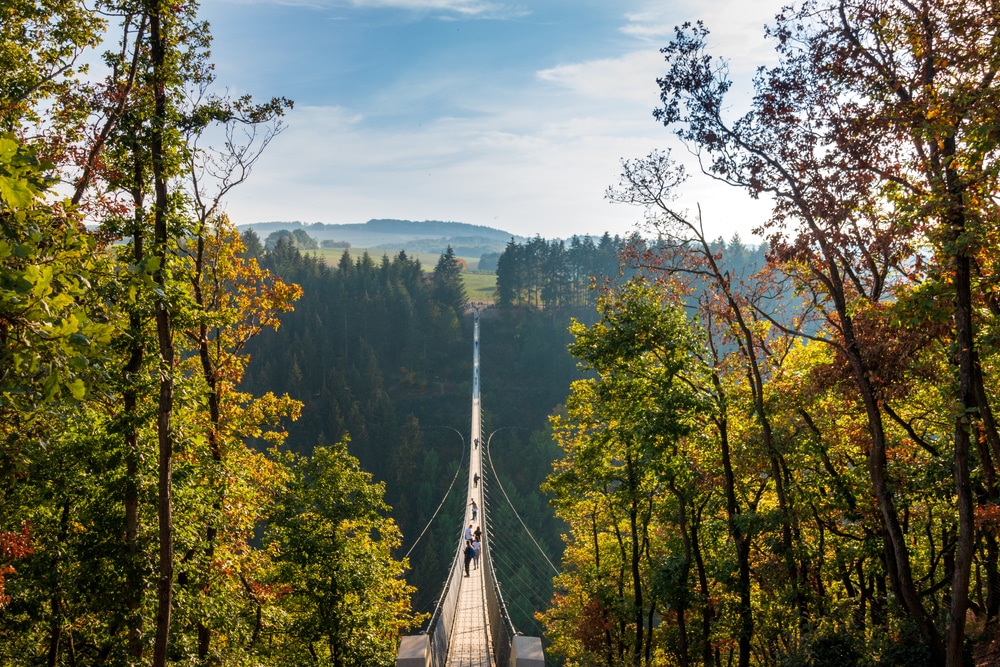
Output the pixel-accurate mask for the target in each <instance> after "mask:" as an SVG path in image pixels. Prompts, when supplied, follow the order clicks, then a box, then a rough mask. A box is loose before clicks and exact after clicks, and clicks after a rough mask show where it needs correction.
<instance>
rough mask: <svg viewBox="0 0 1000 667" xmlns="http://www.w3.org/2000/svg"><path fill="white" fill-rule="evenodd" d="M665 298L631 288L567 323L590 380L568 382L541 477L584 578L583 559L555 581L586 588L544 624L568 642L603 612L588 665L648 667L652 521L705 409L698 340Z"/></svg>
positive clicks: (656, 603) (635, 284)
mask: <svg viewBox="0 0 1000 667" xmlns="http://www.w3.org/2000/svg"><path fill="white" fill-rule="evenodd" d="M662 297H663V294H662V293H658V292H657V291H656V290H654V289H653V288H651V287H650V286H648V285H646V284H644V283H643V282H641V281H638V280H636V281H632V282H629V283H626V284H625V285H623V286H622V288H621V290H620V291H618V292H614V293H609V294H607V295H605V296H603V297H601V298H600V299H599V302H598V310H599V313H600V315H601V319H600V320H599V321H598V322H597V323H596V324H594V325H593V326H591V327H587V326H585V325H582V324H580V323H578V322H574V323H573V325H572V326H571V331H572V332H573V334H574V336H575V339H576V340H575V342H574V343H573V344H572V345H571V346H570V350H571V352H572V353H573V355H574V356H576V357H577V358H578V359H580V360H581V362H582V365H583V367H584V368H585V369H588V370H592V371H594V372H595V373H596V375H597V376H596V377H595V378H593V379H587V380H578V381H576V382H574V383H573V385H572V394H571V396H570V398H569V399H568V401H567V405H566V410H567V417H565V418H560V417H557V418H555V419H554V426H555V429H556V435H557V438H558V440H559V442H560V445H561V446H562V448H563V450H564V453H565V458H564V459H563V460H562V461H560V462H558V463H557V464H556V471H555V473H554V474H553V475H552V476H551V477H550V478H549V481H548V482H547V487H548V488H549V489H550V490H551V491H552V493H553V494H554V495H555V499H554V501H553V502H554V504H555V506H556V512H557V514H558V515H559V516H560V517H561V518H563V520H565V521H566V522H567V523H568V524H569V525H570V526H571V527H572V532H571V535H570V536H568V539H569V540H570V544H571V547H570V548H568V553H569V554H570V555H571V557H572V556H574V554H576V556H575V557H576V558H580V557H583V558H586V559H587V564H586V569H585V570H584V572H589V573H590V574H581V573H580V570H579V568H580V567H581V566H582V563H574V566H575V567H573V568H571V569H567V570H565V571H564V574H563V575H562V576H561V577H560V581H559V583H560V584H561V585H562V586H563V587H565V588H570V589H576V590H579V589H580V588H581V587H583V590H585V591H586V593H585V594H584V596H583V597H582V598H577V599H576V600H575V604H570V605H568V606H567V607H565V608H564V607H562V606H561V605H559V604H557V605H556V607H554V608H553V609H552V610H551V611H550V612H549V613H548V614H547V619H548V621H547V622H548V624H549V629H550V631H551V632H553V633H554V634H555V635H556V636H558V637H560V639H559V640H557V643H559V642H560V641H561V642H565V641H566V639H567V637H571V636H573V635H574V634H576V633H579V632H584V633H586V632H589V631H588V630H586V626H587V625H588V624H590V625H592V624H594V623H595V622H596V621H597V620H598V619H594V618H590V617H589V614H592V613H598V614H599V615H601V616H603V617H604V619H605V620H604V621H603V624H604V626H605V627H606V628H607V630H606V631H605V633H604V638H603V639H602V640H600V641H596V643H594V644H593V645H592V646H591V647H590V651H591V652H592V653H594V654H595V656H594V659H602V658H601V656H605V657H606V658H607V659H608V660H609V661H610V660H612V659H615V660H617V659H621V660H623V661H625V660H626V656H627V662H628V664H631V665H634V666H635V667H638V666H639V665H649V664H652V660H653V655H654V653H655V652H656V650H657V648H656V647H657V642H656V636H655V635H656V632H655V629H654V625H653V619H654V617H655V616H656V615H657V614H658V613H662V612H663V611H664V607H663V605H664V604H665V599H664V596H663V593H662V591H661V590H658V589H657V587H656V586H655V585H654V579H655V578H656V575H655V573H654V571H655V569H656V566H655V565H654V563H655V560H656V559H655V552H656V547H655V544H654V541H655V537H654V533H655V531H653V530H652V526H653V525H654V522H655V519H656V517H657V516H658V514H659V513H660V511H661V509H660V504H661V502H662V501H661V500H660V497H661V495H662V494H664V493H670V491H669V489H670V488H671V485H672V486H673V487H674V488H677V486H678V484H679V479H680V477H683V475H684V472H683V470H684V467H685V465H686V464H685V462H684V460H683V458H682V457H681V456H680V452H679V450H678V447H679V443H680V441H681V439H682V438H683V437H684V436H685V435H686V434H687V433H688V432H689V431H690V430H691V428H692V426H693V425H694V423H695V419H696V416H697V414H698V412H699V411H700V409H701V407H700V401H699V399H698V398H697V396H696V394H695V392H694V391H693V390H692V388H691V385H690V384H689V383H688V382H686V381H685V379H684V376H685V375H687V374H690V373H692V372H695V363H694V359H695V358H694V356H693V351H694V349H695V347H696V339H695V337H694V335H693V333H692V330H691V327H690V325H689V323H688V321H687V318H686V317H685V314H684V311H683V309H682V307H680V306H679V305H676V304H670V303H668V302H664V301H663V300H662ZM685 504H686V502H685V501H682V502H681V507H683V506H685ZM577 541H581V542H580V543H577ZM581 551H582V552H583V553H584V554H585V556H580V555H579V554H580V552H581ZM576 577H581V580H580V581H577V580H576ZM564 600H567V601H568V600H569V598H564ZM675 601H676V600H675ZM588 610H591V611H588ZM562 645H563V646H564V647H565V646H566V644H565V643H563V644H562Z"/></svg>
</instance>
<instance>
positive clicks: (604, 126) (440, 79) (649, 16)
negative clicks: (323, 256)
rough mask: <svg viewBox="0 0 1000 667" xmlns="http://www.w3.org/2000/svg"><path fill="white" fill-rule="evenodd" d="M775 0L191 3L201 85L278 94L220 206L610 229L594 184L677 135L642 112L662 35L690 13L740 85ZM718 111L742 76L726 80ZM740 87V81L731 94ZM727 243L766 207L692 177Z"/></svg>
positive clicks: (709, 221)
mask: <svg viewBox="0 0 1000 667" xmlns="http://www.w3.org/2000/svg"><path fill="white" fill-rule="evenodd" d="M780 5H781V2H780V0H744V1H742V2H741V1H739V0H701V1H698V0H690V1H687V2H680V1H672V2H663V1H660V2H655V1H651V0H531V1H530V2H518V1H517V0H511V1H510V2H508V1H507V0H302V1H301V2H299V1H294V0H292V1H289V0H283V1H281V2H278V1H271V0H203V2H202V16H203V17H204V18H205V19H207V20H208V21H210V23H211V25H212V33H213V35H214V36H215V43H214V45H213V53H212V55H213V60H214V61H215V63H216V72H217V75H218V79H217V81H218V83H219V84H220V86H224V87H226V88H228V89H229V91H230V92H231V93H233V94H243V93H252V94H253V95H254V96H256V97H258V98H269V97H271V96H278V95H280V96H284V97H288V98H291V99H293V100H294V101H295V109H294V110H293V111H292V112H291V113H290V114H289V115H288V117H287V120H286V129H285V131H284V132H283V133H282V134H281V135H280V136H279V137H277V138H276V139H275V140H274V142H273V143H272V144H271V146H269V147H268V150H267V153H266V154H265V155H264V157H263V158H262V159H261V161H260V162H259V164H258V165H257V168H256V170H255V172H254V174H253V176H252V177H251V180H250V181H249V182H248V183H247V184H245V185H243V186H242V187H241V188H239V189H237V190H236V191H234V192H233V193H232V194H231V195H230V197H229V199H228V205H227V210H228V212H229V214H230V216H231V217H232V218H233V219H234V221H235V222H237V223H238V224H245V223H251V222H260V221H271V220H301V221H303V222H327V223H351V222H364V221H365V220H368V219H370V218H404V219H411V220H428V219H429V220H452V221H458V222H468V223H472V224H482V225H487V226H490V227H497V228H500V229H504V230H507V231H509V232H512V233H515V234H519V235H523V236H533V235H535V234H541V235H542V236H544V237H547V238H553V237H568V236H571V235H572V234H600V233H603V232H604V231H610V232H611V233H613V234H614V233H618V234H627V233H629V232H631V231H633V230H634V229H635V228H636V225H637V223H639V222H640V221H641V220H642V218H643V211H641V210H640V209H637V208H634V207H629V206H625V205H621V204H611V203H609V202H607V201H606V200H605V198H604V192H605V190H606V189H607V187H608V186H610V185H613V184H615V183H616V182H617V178H618V171H619V162H620V159H621V158H635V157H641V156H643V155H646V154H647V153H649V152H650V151H651V150H653V149H663V148H668V147H672V148H673V150H674V153H675V156H677V157H684V158H685V159H687V158H686V157H685V156H686V152H685V149H684V148H683V147H681V146H679V145H678V144H677V143H676V140H674V139H673V137H672V135H671V133H670V132H669V131H668V130H667V129H665V128H663V127H662V126H660V125H659V124H657V123H656V121H654V120H653V118H652V110H653V108H654V107H655V106H656V104H657V101H658V90H657V87H656V83H655V79H656V76H657V75H658V74H660V73H661V72H662V70H663V60H662V56H661V55H660V54H659V48H660V47H662V46H664V45H666V43H667V41H668V40H669V36H670V34H671V32H672V29H673V26H674V25H677V24H678V23H681V22H683V21H685V20H696V19H703V20H705V22H706V23H707V25H708V27H709V28H710V29H711V30H712V33H713V34H712V40H713V42H714V44H715V45H716V49H715V52H716V53H717V54H719V55H723V56H726V57H728V58H730V59H731V70H732V76H733V78H734V79H735V80H737V81H738V82H739V81H743V82H749V79H750V77H751V75H752V72H753V70H754V68H755V67H756V66H757V65H760V64H766V63H768V62H769V61H770V59H771V58H772V55H771V54H772V52H771V49H770V46H769V45H768V44H767V43H766V42H765V41H764V40H763V37H762V33H763V25H764V24H765V23H767V22H769V21H770V20H771V19H772V17H773V15H774V14H775V12H776V11H777V10H778V9H779V8H780ZM735 90H736V91H737V94H736V95H734V98H733V104H734V109H738V107H739V104H740V103H741V99H742V100H745V96H746V87H740V86H739V85H738V86H737V87H736V89H735ZM741 90H742V91H743V92H742V94H741V93H740V92H739V91H741ZM696 204H700V205H701V207H702V210H703V215H704V221H705V226H706V228H707V229H708V230H709V232H710V234H711V235H712V236H718V235H721V236H724V237H726V238H729V237H730V236H731V235H732V234H733V233H734V232H739V233H740V235H741V236H742V237H743V238H744V239H749V238H750V228H751V227H753V226H754V225H755V224H756V223H758V222H760V221H761V220H762V219H763V218H764V217H766V215H767V206H766V204H765V203H762V202H754V201H752V200H751V199H749V198H748V197H747V196H746V195H744V194H743V193H742V192H739V191H736V190H733V189H731V188H726V187H724V186H720V185H716V184H714V183H713V182H712V181H711V180H710V179H708V178H707V177H704V176H701V175H698V174H696V175H695V176H694V177H693V178H692V179H691V181H690V182H689V184H688V187H686V188H685V190H684V193H683V197H682V199H681V205H682V206H688V207H694V206H695V205H696Z"/></svg>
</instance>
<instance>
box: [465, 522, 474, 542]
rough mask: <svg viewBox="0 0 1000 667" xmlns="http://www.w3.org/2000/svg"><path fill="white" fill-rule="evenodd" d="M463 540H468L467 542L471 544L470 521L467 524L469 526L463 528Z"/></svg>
mask: <svg viewBox="0 0 1000 667" xmlns="http://www.w3.org/2000/svg"><path fill="white" fill-rule="evenodd" d="M465 541H466V542H468V543H469V544H472V524H471V523H470V524H469V527H468V528H466V529H465Z"/></svg>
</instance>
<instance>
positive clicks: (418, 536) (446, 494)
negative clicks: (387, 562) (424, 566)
mask: <svg viewBox="0 0 1000 667" xmlns="http://www.w3.org/2000/svg"><path fill="white" fill-rule="evenodd" d="M463 444H464V441H463ZM465 450H466V447H464V446H463V447H462V458H461V460H459V462H458V469H457V470H455V476H454V477H452V478H451V484H450V485H448V490H447V491H445V492H444V498H442V499H441V502H440V503H438V506H437V509H436V510H434V514H432V515H431V518H430V519H429V520H428V521H427V525H426V526H424V529H423V530H422V531H420V534H419V535H417V539H416V541H415V542H414V543H413V544H411V545H410V548H409V549H407V550H406V554H405V555H404V556H403V558H409V557H410V552H412V551H413V549H414V548H416V546H417V545H418V544H419V543H420V538H422V537H423V536H424V533H426V532H427V529H428V528H430V527H431V524H432V523H434V519H436V518H437V515H438V512H440V511H441V508H442V507H444V503H445V501H446V500H448V496H449V495H450V494H451V490H452V489H453V488H454V487H455V481H456V480H457V479H458V474H459V473H460V472H462V464H463V463H464V462H465Z"/></svg>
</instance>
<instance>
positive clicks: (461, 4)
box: [225, 0, 529, 19]
mask: <svg viewBox="0 0 1000 667" xmlns="http://www.w3.org/2000/svg"><path fill="white" fill-rule="evenodd" d="M225 1H226V2H230V3H233V4H277V5H286V6H290V7H296V6H297V7H312V8H316V9H321V8H328V9H329V8H347V7H353V8H355V9H402V10H405V11H411V12H414V13H440V14H442V15H443V16H452V17H455V16H457V17H462V18H478V19H503V18H515V17H519V16H525V15H526V14H528V13H529V12H528V10H527V9H525V8H524V7H522V6H519V5H512V4H506V3H501V2H490V1H489V0H225Z"/></svg>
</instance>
